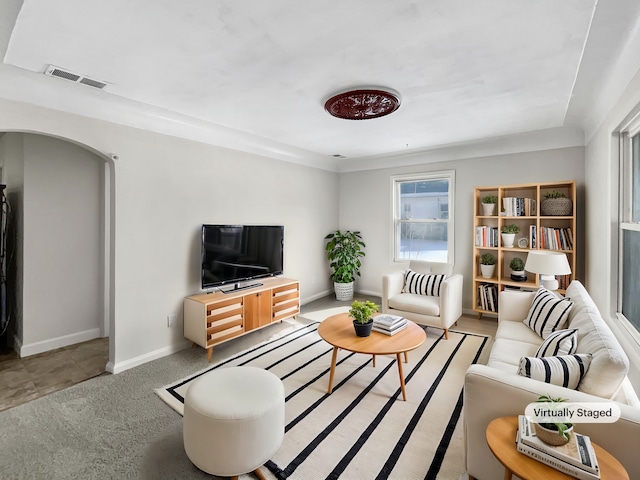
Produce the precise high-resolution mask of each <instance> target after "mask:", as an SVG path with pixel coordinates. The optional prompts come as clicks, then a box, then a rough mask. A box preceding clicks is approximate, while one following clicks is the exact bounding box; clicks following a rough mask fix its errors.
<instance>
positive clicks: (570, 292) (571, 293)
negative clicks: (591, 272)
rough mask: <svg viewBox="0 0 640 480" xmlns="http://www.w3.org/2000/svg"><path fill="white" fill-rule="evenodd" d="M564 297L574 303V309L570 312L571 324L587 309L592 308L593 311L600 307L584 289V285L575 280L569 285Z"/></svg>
mask: <svg viewBox="0 0 640 480" xmlns="http://www.w3.org/2000/svg"><path fill="white" fill-rule="evenodd" d="M564 296H565V298H568V299H569V300H571V301H572V302H573V308H572V309H571V311H570V312H569V323H571V322H572V321H573V319H574V317H575V316H576V315H578V314H579V313H580V312H581V311H583V310H585V309H586V308H587V307H591V308H592V309H593V310H598V307H597V306H596V304H595V303H594V301H593V299H592V298H591V296H590V295H589V293H588V292H587V290H586V289H585V288H584V285H582V283H580V281H578V280H574V281H572V282H571V283H570V284H569V286H568V287H567V291H566V292H565V295H564Z"/></svg>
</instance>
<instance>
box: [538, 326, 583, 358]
mask: <svg viewBox="0 0 640 480" xmlns="http://www.w3.org/2000/svg"><path fill="white" fill-rule="evenodd" d="M577 348H578V329H576V328H574V329H573V330H556V331H555V332H553V333H552V334H551V335H549V336H548V337H547V338H546V339H545V340H544V342H542V345H540V348H538V351H537V352H536V354H535V355H534V357H536V358H542V357H555V356H556V355H571V354H572V353H576V349H577Z"/></svg>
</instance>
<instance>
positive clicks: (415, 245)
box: [398, 222, 448, 263]
mask: <svg viewBox="0 0 640 480" xmlns="http://www.w3.org/2000/svg"><path fill="white" fill-rule="evenodd" d="M399 228H400V249H399V250H400V251H399V252H398V257H399V258H398V260H428V261H431V262H443V263H446V262H447V238H448V233H447V229H448V224H447V222H428V223H425V222H421V223H418V222H402V223H401V224H400V225H399Z"/></svg>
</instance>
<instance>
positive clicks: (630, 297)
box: [622, 230, 640, 331]
mask: <svg viewBox="0 0 640 480" xmlns="http://www.w3.org/2000/svg"><path fill="white" fill-rule="evenodd" d="M622 244H623V248H622V314H623V315H624V316H625V317H626V318H627V320H629V322H631V324H632V325H633V326H634V327H635V328H636V329H637V330H638V331H640V301H638V299H639V298H640V282H638V278H637V276H638V272H640V232H638V231H635V230H624V231H623V234H622Z"/></svg>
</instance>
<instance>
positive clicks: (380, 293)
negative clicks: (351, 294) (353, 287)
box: [355, 290, 382, 298]
mask: <svg viewBox="0 0 640 480" xmlns="http://www.w3.org/2000/svg"><path fill="white" fill-rule="evenodd" d="M355 293H360V294H362V295H369V296H370V297H380V298H382V292H374V291H372V290H358V291H357V292H355Z"/></svg>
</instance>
